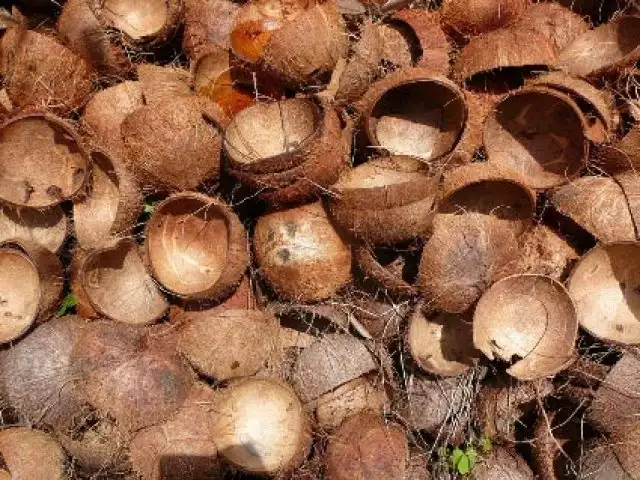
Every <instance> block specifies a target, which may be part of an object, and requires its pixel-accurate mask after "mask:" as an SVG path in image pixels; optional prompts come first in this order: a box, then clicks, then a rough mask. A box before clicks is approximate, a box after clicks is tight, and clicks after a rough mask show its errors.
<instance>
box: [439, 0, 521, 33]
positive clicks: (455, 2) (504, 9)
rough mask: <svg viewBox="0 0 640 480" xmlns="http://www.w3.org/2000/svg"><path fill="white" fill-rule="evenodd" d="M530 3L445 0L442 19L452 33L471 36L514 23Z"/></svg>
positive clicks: (515, 0) (512, 0) (502, 0)
mask: <svg viewBox="0 0 640 480" xmlns="http://www.w3.org/2000/svg"><path fill="white" fill-rule="evenodd" d="M528 5H529V2H528V1H527V0H499V1H493V0H484V1H477V0H445V1H444V2H443V5H442V20H441V21H442V24H443V26H444V28H445V29H446V30H447V31H448V32H449V34H450V35H453V36H458V37H471V36H475V35H480V34H482V33H487V32H490V31H492V30H497V29H499V28H502V27H505V26H507V25H509V24H510V23H513V22H514V21H515V20H517V19H518V17H519V16H520V15H522V14H523V12H524V11H525V10H526V9H527V7H528Z"/></svg>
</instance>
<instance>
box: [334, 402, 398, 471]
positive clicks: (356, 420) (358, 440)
mask: <svg viewBox="0 0 640 480" xmlns="http://www.w3.org/2000/svg"><path fill="white" fill-rule="evenodd" d="M408 460H409V445H408V442H407V437H406V435H405V432H404V430H403V429H402V428H401V427H400V426H399V425H396V424H393V423H389V424H386V423H385V422H384V420H383V419H382V418H381V417H380V416H379V415H375V414H374V413H369V412H363V413H359V414H355V415H353V416H351V417H350V418H349V419H347V420H346V421H345V422H344V423H343V424H342V425H341V426H340V428H339V429H338V430H337V431H336V433H335V435H334V436H333V437H332V438H331V439H330V440H329V443H328V445H327V458H326V464H327V471H326V475H325V478H326V479H327V480H365V479H366V480H369V479H371V480H383V479H385V480H389V479H404V478H405V473H406V471H407V463H408Z"/></svg>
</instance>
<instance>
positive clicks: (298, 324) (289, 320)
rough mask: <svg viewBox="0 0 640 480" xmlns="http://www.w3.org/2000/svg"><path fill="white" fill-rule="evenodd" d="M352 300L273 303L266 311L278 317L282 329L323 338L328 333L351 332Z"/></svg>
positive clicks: (348, 298) (335, 299)
mask: <svg viewBox="0 0 640 480" xmlns="http://www.w3.org/2000/svg"><path fill="white" fill-rule="evenodd" d="M350 300H351V299H350V297H346V298H342V297H334V298H332V299H330V300H328V301H326V302H321V303H313V304H304V303H285V302H277V301H275V302H274V301H271V302H269V303H268V304H267V305H266V311H268V312H270V313H272V314H273V315H276V316H277V317H278V319H279V320H280V326H281V327H284V328H288V329H294V330H296V331H298V332H302V333H305V334H308V335H311V336H313V337H321V336H322V335H324V334H327V333H333V332H346V331H348V330H349V325H350V313H351V312H350V310H351V305H350V304H349V302H350ZM312 341H315V338H314V339H313V340H312Z"/></svg>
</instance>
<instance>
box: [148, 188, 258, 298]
mask: <svg viewBox="0 0 640 480" xmlns="http://www.w3.org/2000/svg"><path fill="white" fill-rule="evenodd" d="M145 236H146V253H147V255H148V257H149V267H150V270H151V272H152V273H153V275H154V277H155V278H156V279H157V280H158V282H160V283H161V284H162V285H163V286H164V287H165V288H166V289H168V290H169V291H170V292H172V293H173V294H175V295H178V296H179V297H182V298H184V299H187V300H189V301H192V300H207V301H219V300H221V299H224V298H227V297H229V296H230V295H231V294H232V293H233V291H234V290H235V289H236V287H237V286H238V285H239V284H240V281H241V280H242V277H243V276H244V272H245V271H246V269H247V265H248V263H249V253H248V247H247V234H246V231H245V229H244V226H243V225H242V223H240V220H239V219H238V217H237V216H236V214H235V213H234V212H233V210H231V208H230V207H229V206H228V205H227V204H225V203H224V202H223V201H222V200H220V199H217V198H212V197H208V196H206V195H202V194H199V193H195V192H184V193H178V194H175V195H172V196H170V197H169V198H168V199H166V200H164V201H163V202H162V203H160V204H159V205H158V206H157V207H156V210H155V212H154V214H153V216H152V217H151V219H150V220H149V222H148V223H147V227H146V235H145Z"/></svg>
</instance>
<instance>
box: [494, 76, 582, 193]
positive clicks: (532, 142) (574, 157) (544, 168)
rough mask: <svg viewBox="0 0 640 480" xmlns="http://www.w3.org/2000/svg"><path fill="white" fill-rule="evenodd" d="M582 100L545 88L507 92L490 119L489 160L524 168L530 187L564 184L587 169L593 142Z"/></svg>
mask: <svg viewBox="0 0 640 480" xmlns="http://www.w3.org/2000/svg"><path fill="white" fill-rule="evenodd" d="M586 129H587V127H586V123H585V119H584V116H583V115H582V112H581V110H580V108H579V107H578V105H577V104H576V103H575V102H574V101H573V100H572V99H571V98H570V97H569V96H567V95H565V94H563V93H561V92H558V91H557V90H553V89H550V88H546V87H529V88H526V89H522V90H519V91H517V92H514V93H512V94H510V95H508V96H507V97H505V98H504V99H503V100H502V101H501V102H500V103H499V104H498V105H497V106H496V109H495V111H494V112H492V114H491V115H490V116H489V117H488V118H487V121H486V123H485V129H484V143H485V147H486V150H487V155H488V157H489V162H493V163H499V164H501V165H503V166H505V167H509V168H511V169H513V170H516V171H517V172H519V173H520V174H521V175H522V177H523V178H524V179H525V180H526V183H527V185H528V186H529V187H531V188H537V189H546V188H550V187H554V186H558V185H562V184H564V183H567V182H568V181H570V180H571V179H572V178H573V177H575V176H577V174H578V173H579V172H580V170H581V169H582V168H583V166H584V164H585V161H586V158H587V155H588V152H589V144H588V142H587V139H586V136H585V132H586Z"/></svg>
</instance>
